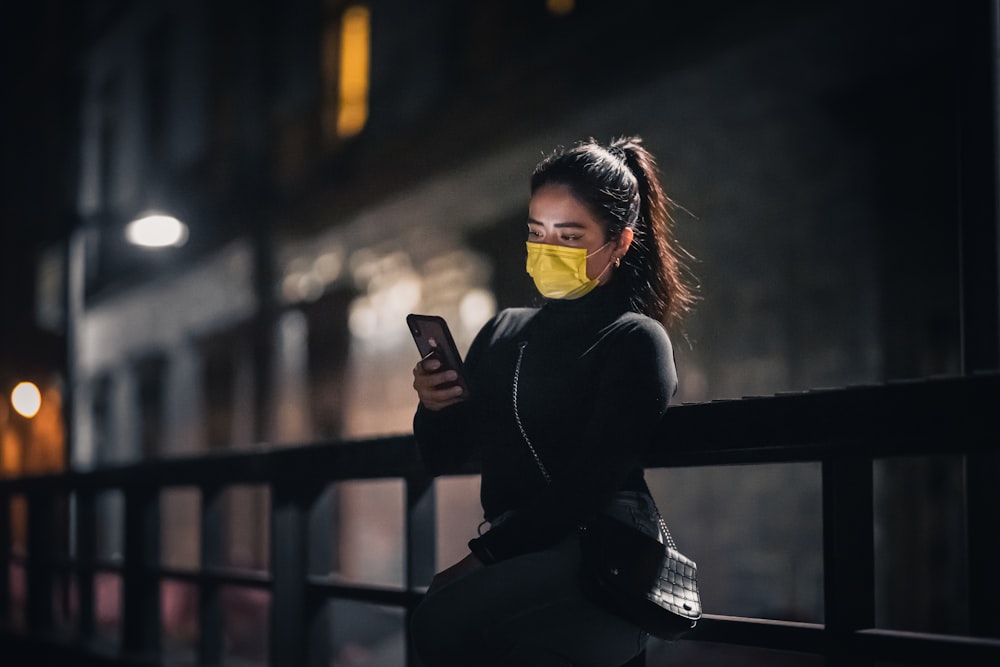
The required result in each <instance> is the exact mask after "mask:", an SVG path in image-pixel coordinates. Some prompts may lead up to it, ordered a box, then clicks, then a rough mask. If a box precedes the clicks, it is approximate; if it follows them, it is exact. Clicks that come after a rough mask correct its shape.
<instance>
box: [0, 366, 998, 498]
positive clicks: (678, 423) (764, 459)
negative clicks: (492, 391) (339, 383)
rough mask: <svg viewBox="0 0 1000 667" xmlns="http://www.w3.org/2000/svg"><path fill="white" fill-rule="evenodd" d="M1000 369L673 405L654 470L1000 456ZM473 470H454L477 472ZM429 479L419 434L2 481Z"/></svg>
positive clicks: (99, 484) (99, 485) (45, 484)
mask: <svg viewBox="0 0 1000 667" xmlns="http://www.w3.org/2000/svg"><path fill="white" fill-rule="evenodd" d="M998 396H1000V374H997V373H988V374H981V375H972V376H959V377H949V378H933V379H926V380H919V381H907V382H894V383H887V384H883V385H872V386H858V387H846V388H842V389H824V390H812V391H805V392H799V393H794V394H782V395H777V396H765V397H749V398H741V399H733V400H721V401H711V402H707V403H689V404H682V405H677V406H673V407H671V408H670V409H668V410H667V414H666V417H665V418H664V420H663V423H662V426H661V428H660V431H659V433H658V436H657V439H656V441H657V442H658V443H659V446H654V447H651V448H650V450H649V452H648V453H647V456H646V458H645V460H644V461H643V463H644V465H645V466H646V467H648V468H661V467H663V468H665V467H683V466H705V465H730V464H741V463H779V462H803V461H819V460H826V459H830V458H836V457H850V456H865V457H872V458H882V457H893V456H919V455H960V454H968V453H973V452H980V451H1000V419H997V417H996V412H995V409H996V402H997V397H998ZM477 472H478V470H477V468H476V466H475V465H470V466H466V467H464V468H461V469H455V470H450V471H447V472H446V473H445V474H448V475H464V474H476V473H477ZM424 474H425V471H424V469H423V466H422V465H421V462H420V459H419V456H418V454H417V451H416V447H415V442H414V437H413V435H412V434H406V435H393V436H386V437H380V438H370V439H360V440H350V441H329V442H324V443H312V444H308V445H298V446H287V447H276V448H267V447H263V446H261V447H257V448H254V449H237V450H230V451H225V452H211V453H206V454H199V455H191V456H186V457H171V458H162V459H153V460H148V461H141V462H137V463H132V464H127V465H122V466H113V467H107V468H100V469H96V470H91V471H73V472H66V473H61V474H52V475H41V476H33V477H18V478H10V479H2V480H0V489H2V490H3V491H4V492H5V493H9V494H18V493H25V492H26V491H27V490H29V489H32V490H48V491H50V492H53V493H67V492H71V491H73V490H77V489H80V490H89V491H94V492H99V491H102V490H108V489H120V488H126V487H129V486H136V485H143V486H149V485H154V486H156V487H159V488H169V487H189V486H194V487H200V486H203V485H208V484H212V485H219V484H221V485H234V484H271V483H274V482H279V481H281V480H282V479H291V480H300V479H316V478H317V477H322V478H323V479H324V480H325V481H328V482H330V483H334V482H338V481H353V480H364V479H382V478H412V477H419V476H422V475H424Z"/></svg>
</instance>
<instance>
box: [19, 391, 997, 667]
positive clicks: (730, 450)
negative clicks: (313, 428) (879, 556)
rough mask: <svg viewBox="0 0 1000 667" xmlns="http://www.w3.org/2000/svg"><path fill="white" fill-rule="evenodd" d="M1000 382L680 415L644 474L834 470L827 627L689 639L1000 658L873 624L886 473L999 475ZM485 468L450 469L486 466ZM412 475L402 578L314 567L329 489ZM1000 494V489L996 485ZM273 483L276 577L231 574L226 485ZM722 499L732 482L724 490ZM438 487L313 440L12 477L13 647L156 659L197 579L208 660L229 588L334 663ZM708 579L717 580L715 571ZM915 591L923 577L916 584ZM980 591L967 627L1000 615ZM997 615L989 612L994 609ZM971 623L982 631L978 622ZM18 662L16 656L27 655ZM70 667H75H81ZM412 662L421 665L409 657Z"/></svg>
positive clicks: (986, 643)
mask: <svg viewBox="0 0 1000 667" xmlns="http://www.w3.org/2000/svg"><path fill="white" fill-rule="evenodd" d="M998 407H1000V374H994V373H990V374H983V375H972V376H962V377H950V378H935V379H928V380H919V381H912V382H900V383H890V384H884V385H873V386H860V387H847V388H839V389H830V390H814V391H807V392H801V393H790V394H779V395H775V396H767V397H755V398H743V399H738V400H731V401H712V402H710V403H701V404H686V405H680V406H676V407H672V408H670V409H669V410H668V413H667V416H666V418H665V419H664V422H663V425H662V431H661V433H660V434H659V436H658V445H657V446H655V447H653V448H652V449H651V451H650V452H649V454H648V456H647V459H646V461H645V464H646V466H647V468H668V467H679V466H694V467H700V466H718V465H730V464H747V463H788V462H806V461H812V462H819V464H820V465H821V468H822V487H823V488H822V499H823V516H822V521H823V557H824V582H823V599H824V623H822V624H810V623H800V622H783V621H773V620H763V619H752V618H735V617H726V616H718V615H711V614H709V615H707V616H706V617H705V618H704V619H703V620H702V622H700V623H699V624H698V627H697V629H696V630H695V631H694V632H693V633H692V634H691V635H690V637H689V638H688V639H687V640H685V641H695V642H699V641H709V642H721V643H725V644H733V645H742V646H749V647H757V648H765V649H775V650H780V651H795V652H803V653H807V654H813V655H816V656H823V657H825V659H826V662H827V664H829V665H866V664H875V662H877V661H889V662H894V663H904V664H919V665H949V666H950V665H986V664H1000V639H998V637H1000V628H997V627H996V626H995V625H993V626H989V624H986V626H985V627H987V632H985V633H983V634H984V635H988V636H979V637H971V636H955V635H932V634H921V633H906V632H897V631H889V630H884V629H879V628H876V627H875V555H874V538H873V530H872V526H873V521H874V512H873V479H872V470H873V463H874V461H875V460H876V459H882V458H892V457H901V456H932V455H941V454H944V455H952V456H954V455H961V456H964V457H965V460H966V465H967V466H974V467H977V469H981V468H980V467H981V466H993V468H994V469H996V468H997V461H998V460H1000V413H998V411H997V409H998ZM475 472H476V470H475V469H474V468H467V469H462V470H454V471H451V472H450V473H449V474H456V475H458V474H474V473H475ZM385 478H396V479H400V480H402V481H403V482H404V484H405V489H406V492H405V497H406V506H405V568H404V569H405V573H404V582H405V584H404V585H403V586H401V587H395V588H394V587H379V586H373V585H363V584H353V583H351V584H348V583H343V582H337V581H335V580H333V579H331V578H329V577H327V576H320V575H315V574H313V573H312V570H311V569H310V567H309V563H308V558H307V555H306V554H307V553H308V550H309V542H310V539H311V535H310V531H309V525H310V524H309V521H310V513H311V512H312V511H313V509H314V508H315V507H316V503H317V501H318V499H319V498H320V497H321V495H322V493H323V490H324V489H325V488H327V487H328V486H329V485H330V484H331V483H335V482H340V481H349V480H350V481H354V480H366V479H385ZM995 481H996V482H997V483H998V488H1000V479H997V480H995ZM244 484H259V485H266V486H267V487H269V489H270V492H271V508H270V526H271V533H270V540H271V562H270V567H269V570H268V571H267V572H266V573H264V574H248V573H241V572H238V571H234V570H230V569H227V568H225V567H223V566H222V563H223V559H222V544H221V538H220V535H222V534H223V530H222V522H223V518H222V517H223V512H222V508H221V498H222V494H223V492H224V491H225V490H226V489H227V488H230V487H232V486H234V485H244ZM177 487H194V488H197V489H199V490H200V492H201V506H200V516H201V522H200V528H199V530H200V539H201V542H200V544H201V547H200V549H201V560H200V564H201V566H200V567H199V568H197V569H192V570H182V569H177V568H168V567H164V566H163V565H162V564H161V562H160V511H159V510H160V496H161V494H162V493H163V492H164V491H165V490H168V489H171V488H177ZM106 491H120V492H121V494H122V495H123V498H124V508H125V513H124V549H123V558H122V560H121V561H120V562H119V563H114V564H112V563H103V562H98V561H97V559H96V556H95V553H96V524H97V497H98V495H99V494H101V493H103V492H106ZM719 492H720V493H723V492H724V490H722V489H720V490H719ZM15 497H21V498H24V499H25V500H26V505H27V507H28V519H27V525H28V528H27V554H26V555H18V556H13V555H12V554H11V539H12V538H11V523H10V517H11V511H10V508H11V502H12V499H13V498H15ZM69 497H72V498H73V502H74V505H75V511H74V513H73V520H72V525H71V526H69V527H68V528H69V529H71V530H72V531H73V532H74V533H75V536H76V549H75V553H76V554H77V555H76V557H74V558H68V557H62V556H56V555H55V554H56V551H55V549H54V548H53V546H54V540H55V539H56V535H54V531H53V530H52V522H51V518H52V513H53V508H54V507H55V506H56V504H57V502H59V501H60V499H65V498H69ZM434 502H435V501H434V487H433V479H432V478H430V477H429V476H428V475H427V474H426V473H425V472H424V470H423V468H422V467H421V465H420V462H419V460H418V457H417V453H416V449H415V447H414V443H413V438H412V436H409V435H406V436H393V437H385V438H375V439H369V440H356V441H348V442H333V443H322V444H313V445H307V446H301V447H292V448H281V449H274V450H267V451H253V452H245V451H244V452H229V453H219V454H211V455H206V456H193V457H190V458H184V459H168V460H157V461H148V462H141V463H136V464H133V465H126V466H121V467H115V468H108V469H100V470H95V471H91V472H67V473H64V474H58V475H48V476H39V477H31V478H16V479H5V480H0V572H2V573H7V572H8V571H10V568H11V566H12V565H15V564H16V565H21V566H23V567H24V569H25V571H26V580H27V589H28V596H27V610H26V617H27V629H26V630H25V631H15V630H14V629H12V627H11V619H10V608H11V589H10V584H9V578H8V577H7V576H3V577H0V651H2V652H3V653H4V654H5V655H8V656H9V655H16V654H17V652H18V651H20V652H21V653H22V654H30V655H32V656H35V657H37V655H38V654H40V653H42V652H45V653H46V654H48V655H57V656H59V657H60V658H61V659H64V660H69V661H71V662H73V664H95V665H96V664H108V665H120V664H159V663H160V662H161V660H162V658H161V647H160V626H161V618H160V594H159V591H160V583H161V581H163V580H165V579H175V580H182V581H186V582H189V583H190V584H191V585H193V586H195V587H196V588H197V590H198V605H199V608H198V614H199V622H198V626H199V632H200V634H199V639H198V645H197V662H198V664H202V665H216V664H220V662H221V660H222V653H223V618H222V614H223V610H222V605H221V598H220V595H221V589H222V588H223V587H225V586H230V585H236V586H250V587H257V588H261V589H266V590H269V591H270V595H271V613H270V642H269V646H270V664H272V665H276V666H277V665H280V666H281V667H297V666H299V665H307V664H324V662H323V661H324V659H325V660H326V662H325V664H330V662H329V656H328V655H327V656H324V655H323V652H324V651H328V650H329V649H328V648H325V647H324V646H325V644H328V642H326V641H325V639H326V637H325V632H327V631H328V628H326V627H325V626H323V625H322V624H320V623H318V622H317V621H318V620H319V619H320V617H321V610H322V609H323V607H324V605H325V603H326V602H328V601H329V600H332V599H346V600H354V601H360V602H367V603H374V604H378V605H385V606H390V607H396V608H398V609H402V610H404V612H405V618H408V617H409V612H410V611H411V610H412V609H413V608H414V606H415V605H416V603H417V602H418V601H419V600H420V598H421V595H422V591H423V590H424V586H426V584H427V583H428V582H429V581H430V578H431V576H432V574H433V570H434V565H435V553H434V549H435V547H434V545H435V508H434ZM978 509H979V508H975V507H969V508H967V517H968V524H967V528H968V554H967V557H968V559H969V560H970V561H971V560H973V559H981V558H984V557H987V558H993V557H995V554H979V553H977V552H976V551H975V550H976V548H977V547H976V545H979V544H981V541H980V540H977V539H976V535H977V534H980V532H981V531H993V530H995V529H996V525H997V521H998V520H1000V518H998V517H996V516H991V515H990V513H989V512H985V513H984V512H982V511H978ZM109 570H110V571H114V572H117V573H120V575H121V578H122V628H121V644H120V648H119V649H118V650H117V651H116V652H115V653H114V654H112V655H103V656H98V655H97V654H96V653H95V651H94V649H93V648H92V646H93V642H92V640H93V637H94V633H95V619H94V606H95V605H94V601H95V592H94V579H95V574H97V573H99V572H102V571H109ZM58 572H64V573H71V574H73V575H74V576H75V578H76V580H77V586H78V596H79V612H78V617H77V619H76V628H75V637H74V639H72V640H65V639H57V638H54V637H53V636H52V633H51V630H52V627H53V616H54V612H53V588H52V579H53V575H54V573H58ZM704 576H706V577H710V576H711V574H710V573H704ZM914 585H915V586H919V585H920V582H914ZM988 598H989V596H970V599H971V600H972V602H971V603H970V606H971V608H970V609H969V610H968V614H969V617H970V618H971V619H982V618H987V619H989V618H995V610H994V609H990V608H986V606H984V605H982V604H980V603H979V602H978V601H979V600H982V599H988ZM991 614H992V615H993V616H991ZM973 627H984V624H982V623H978V624H977V623H973ZM15 664H16V663H15ZM67 664H69V662H67ZM408 664H410V665H414V664H417V663H416V660H415V659H414V658H412V657H410V658H409V660H408Z"/></svg>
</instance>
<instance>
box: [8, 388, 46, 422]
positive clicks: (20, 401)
mask: <svg viewBox="0 0 1000 667" xmlns="http://www.w3.org/2000/svg"><path fill="white" fill-rule="evenodd" d="M10 404H11V405H12V406H14V410H15V411H16V412H17V414H19V415H21V416H22V417H27V418H28V419H31V418H32V417H34V416H35V415H37V414H38V411H39V409H41V407H42V392H40V391H38V387H36V386H35V384H34V383H32V382H19V383H18V384H17V386H16V387H14V391H12V392H11V393H10Z"/></svg>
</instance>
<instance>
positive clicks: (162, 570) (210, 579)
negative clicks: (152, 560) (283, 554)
mask: <svg viewBox="0 0 1000 667" xmlns="http://www.w3.org/2000/svg"><path fill="white" fill-rule="evenodd" d="M147 571H148V572H149V573H150V574H151V575H155V576H158V577H159V578H160V579H171V580H174V581H183V582H187V583H192V584H199V585H202V584H212V585H219V586H242V587H246V588H262V589H267V588H270V587H271V580H272V577H271V574H270V573H269V572H263V571H260V572H258V571H247V570H230V569H225V568H215V567H212V568H203V569H201V570H192V569H189V568H177V567H158V568H150V569H149V570H147Z"/></svg>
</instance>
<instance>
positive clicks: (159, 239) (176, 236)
mask: <svg viewBox="0 0 1000 667" xmlns="http://www.w3.org/2000/svg"><path fill="white" fill-rule="evenodd" d="M125 238H126V239H128V242H129V243H132V244H133V245H137V246H142V247H143V248H179V247H180V246H182V245H184V244H185V243H187V239H188V228H187V225H185V224H184V223H183V222H181V221H180V220H178V219H177V218H175V217H173V216H171V215H161V214H155V215H147V216H144V217H142V218H138V219H136V220H133V221H132V222H130V223H128V225H126V226H125Z"/></svg>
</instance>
